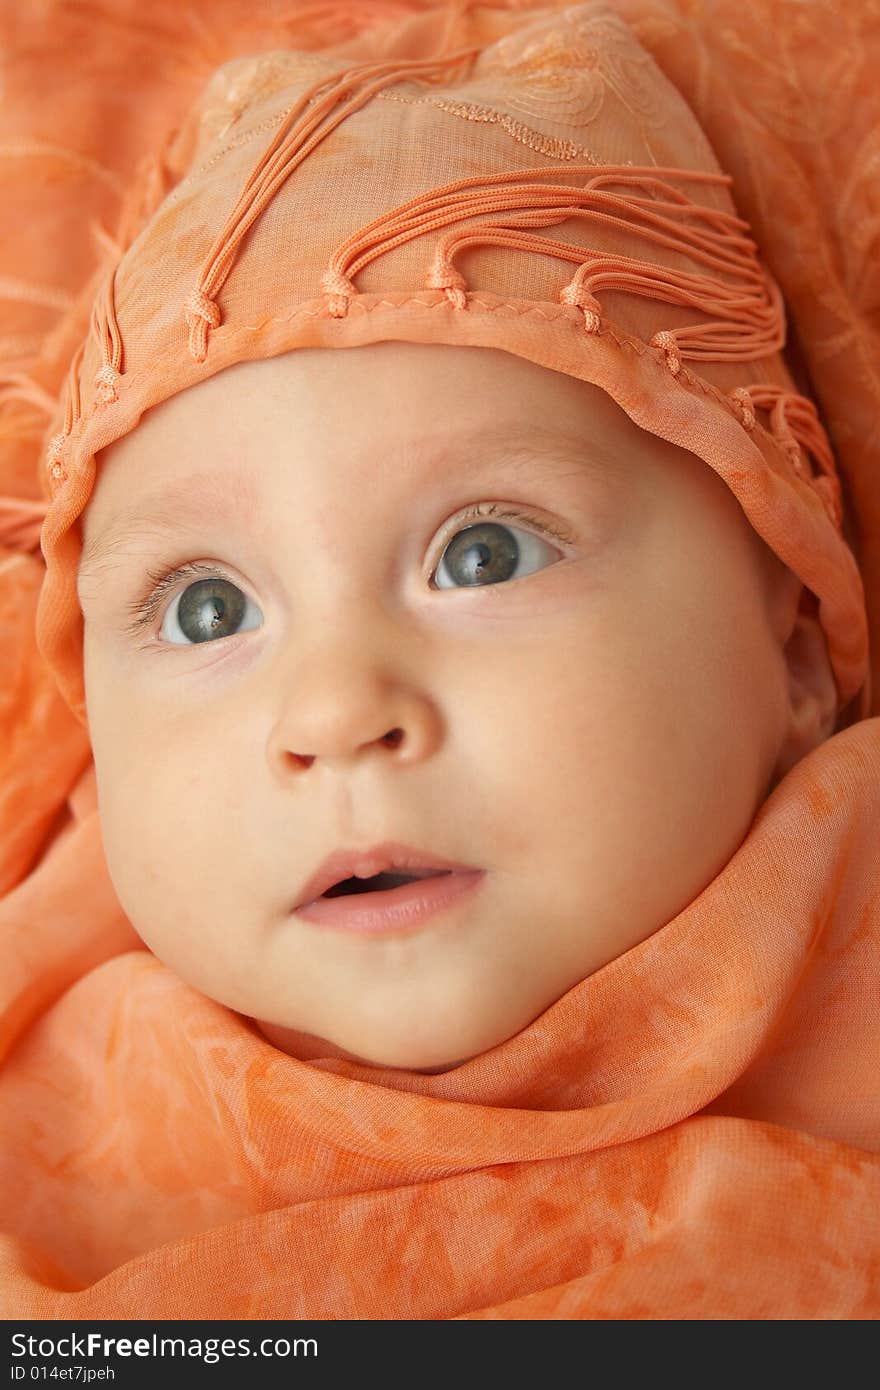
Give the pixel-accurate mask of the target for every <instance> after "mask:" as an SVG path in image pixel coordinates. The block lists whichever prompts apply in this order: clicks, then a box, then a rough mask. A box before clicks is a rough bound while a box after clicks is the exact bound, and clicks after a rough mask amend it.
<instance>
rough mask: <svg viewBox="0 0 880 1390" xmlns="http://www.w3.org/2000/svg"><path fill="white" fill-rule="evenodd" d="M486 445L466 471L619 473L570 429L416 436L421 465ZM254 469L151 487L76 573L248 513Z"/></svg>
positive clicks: (88, 547) (606, 454)
mask: <svg viewBox="0 0 880 1390" xmlns="http://www.w3.org/2000/svg"><path fill="white" fill-rule="evenodd" d="M487 446H488V448H489V450H490V452H487V453H486V454H484V455H482V456H481V457H479V458H476V459H474V458H469V459H468V460H467V468H468V474H469V476H470V475H473V476H474V477H475V478H476V477H478V476H479V475H480V474H481V473H485V472H488V471H489V470H490V469H492V470H497V468H498V464H499V463H501V464H503V465H504V466H505V467H509V468H510V469H512V470H514V471H516V472H519V471H521V470H524V469H528V470H537V472H538V473H540V474H542V475H546V474H547V473H548V472H553V473H556V474H558V475H561V474H562V473H563V465H564V467H565V469H567V470H568V472H569V473H570V474H571V475H574V476H577V475H580V474H581V473H582V472H583V471H584V470H585V469H586V470H589V471H594V472H596V473H597V474H600V475H601V476H603V477H619V473H616V472H615V471H614V470H615V464H617V465H618V468H619V460H616V459H615V458H614V456H613V453H612V451H611V450H609V448H608V447H607V445H605V444H604V443H601V442H599V441H597V440H596V439H592V438H590V437H589V436H586V435H581V434H578V433H575V432H573V431H566V430H563V429H548V428H546V427H544V426H543V425H539V424H537V423H535V424H528V425H519V426H517V427H516V428H515V429H512V428H511V427H508V428H507V429H504V428H503V427H499V426H496V425H487V426H486V427H485V428H484V429H480V430H462V431H460V432H459V433H454V432H450V431H449V430H444V431H443V432H442V433H440V434H437V435H434V436H423V437H422V438H421V439H420V440H419V441H418V447H417V452H418V457H419V458H420V459H422V460H424V462H425V464H426V465H427V464H430V463H434V464H442V463H444V462H447V461H448V460H449V459H450V458H453V457H455V456H457V455H460V453H461V450H462V449H463V448H465V447H468V448H476V449H479V448H486V447H487ZM258 484H259V475H258V474H253V473H248V474H238V475H235V474H234V475H232V476H231V477H229V476H228V475H227V476H224V478H223V479H222V486H221V485H220V480H219V479H218V476H217V474H216V472H206V471H204V470H202V471H199V472H195V473H187V474H186V475H185V476H184V477H182V478H180V479H178V480H176V481H175V482H172V483H168V484H166V485H165V486H164V487H163V488H162V490H161V491H157V492H151V493H149V494H147V496H146V497H144V498H142V499H141V501H140V502H139V503H138V504H137V511H136V512H123V513H116V514H114V515H113V516H111V518H110V520H109V521H108V522H107V524H106V525H105V526H104V528H103V529H102V530H100V531H98V532H97V533H96V535H94V536H92V537H90V539H89V540H88V542H87V543H86V544H85V545H84V546H83V549H82V555H81V557H80V563H79V575H80V577H82V578H85V577H89V578H91V577H92V576H93V574H94V572H95V571H96V570H97V569H98V568H99V567H100V565H101V564H102V563H104V562H105V561H106V560H107V559H108V558H109V557H110V556H111V555H113V554H114V553H116V552H118V551H120V550H124V549H125V548H126V547H127V546H128V545H129V544H130V543H131V542H132V541H134V540H141V539H145V538H147V537H149V536H155V535H159V534H162V533H167V532H173V531H176V530H179V529H180V528H181V527H182V526H185V525H187V524H190V523H192V522H196V521H199V520H202V521H207V520H221V521H227V520H232V519H233V518H234V517H240V516H241V515H242V514H244V515H245V516H247V515H248V514H251V515H252V514H253V511H254V509H255V507H256V506H257V504H258V498H259V487H258Z"/></svg>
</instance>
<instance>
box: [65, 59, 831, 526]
mask: <svg viewBox="0 0 880 1390" xmlns="http://www.w3.org/2000/svg"><path fill="white" fill-rule="evenodd" d="M478 51H479V50H478V49H477V48H472V49H464V50H461V51H459V52H456V53H453V54H450V55H447V56H446V57H439V58H431V59H421V60H401V59H396V60H393V61H387V62H380V63H364V64H358V65H355V66H354V67H352V68H349V69H347V70H345V71H344V72H342V73H339V74H336V75H335V76H333V77H331V78H326V77H325V78H323V79H321V80H319V81H317V82H315V83H314V84H313V85H312V87H311V88H309V89H308V90H307V91H305V92H304V93H303V95H302V96H301V97H300V99H299V101H298V102H297V103H296V105H295V106H294V108H293V109H292V110H291V111H290V112H289V113H288V115H287V118H286V120H285V121H284V123H283V125H282V126H281V127H280V128H279V130H278V131H277V132H276V133H275V135H274V137H273V139H272V141H271V143H270V144H269V145H268V146H267V148H266V149H265V150H264V151H263V153H262V154H261V156H260V158H259V160H258V161H257V164H256V165H255V167H254V169H253V171H252V173H251V174H250V176H249V178H248V180H247V182H246V184H245V187H244V189H243V190H242V193H241V195H240V197H239V199H238V201H237V203H236V205H235V207H234V208H233V210H232V212H231V213H230V215H229V217H228V218H227V221H226V223H225V225H224V227H223V228H222V229H221V231H220V233H219V235H218V237H217V239H216V241H215V243H214V246H213V248H212V250H211V252H210V253H209V255H208V257H207V260H206V262H205V265H204V266H203V268H202V271H201V273H200V275H199V279H198V283H197V284H196V285H195V286H194V287H193V289H192V290H191V291H190V293H189V295H188V296H187V298H186V301H185V305H184V313H185V318H186V323H187V325H188V328H189V351H190V354H191V356H192V358H193V359H194V360H195V361H197V362H202V361H204V360H205V358H206V357H207V352H208V335H209V333H210V332H211V331H213V330H214V329H216V328H218V327H219V326H220V325H221V323H222V322H223V316H222V312H221V309H220V305H219V304H218V302H217V295H218V293H219V291H220V290H221V289H222V287H223V285H224V284H225V283H226V280H227V279H228V277H229V275H230V274H231V272H232V269H233V266H234V264H235V260H236V257H237V254H238V250H239V247H240V245H241V243H242V240H243V238H244V237H245V235H246V234H247V232H248V231H249V230H250V228H251V227H252V226H253V225H254V223H255V222H256V221H257V219H258V218H259V217H260V215H261V214H262V212H263V211H264V210H265V209H266V207H267V206H268V205H269V203H270V202H271V200H272V199H273V197H274V196H275V194H276V193H277V192H278V190H279V189H280V188H281V187H282V185H283V184H284V182H285V181H286V180H287V178H288V177H289V176H290V175H291V173H292V172H293V171H294V169H296V168H297V167H298V165H299V164H301V163H302V162H303V161H304V160H305V159H307V158H308V156H309V154H310V153H311V152H312V151H313V150H314V149H315V147H316V146H317V145H318V144H319V143H320V142H321V141H322V140H323V139H325V138H326V137H327V136H328V135H329V134H330V133H331V132H332V131H333V130H335V129H336V128H337V127H338V126H339V125H340V124H341V123H342V122H343V121H344V120H345V119H346V118H347V117H348V116H350V115H351V114H353V113H354V112H355V111H357V110H359V109H360V108H361V107H362V106H364V105H366V104H367V102H369V101H370V100H371V98H372V97H373V96H374V95H375V94H376V93H377V92H379V91H381V90H382V89H383V88H384V87H387V86H389V85H391V84H393V83H395V82H398V81H400V80H401V79H402V78H404V77H406V76H416V75H418V76H420V77H422V78H424V79H428V80H429V79H430V78H432V77H435V76H446V75H448V74H449V72H450V71H451V70H453V69H455V68H456V67H457V66H458V65H459V64H462V63H465V62H467V63H469V62H470V61H471V60H472V58H473V57H474V55H475V54H476V53H477V52H478ZM312 102H314V105H313V106H311V109H310V104H311V103H312ZM325 118H327V119H326V120H325ZM322 123H323V126H322ZM319 126H322V128H321V129H318V127H319ZM173 134H174V132H172V135H173ZM161 167H162V156H161V155H160V156H159V157H158V160H157V161H156V163H155V165H154V166H150V165H148V166H147V168H146V170H145V173H144V177H143V183H142V186H141V188H140V190H139V196H140V197H141V199H142V200H143V201H144V202H145V203H146V206H147V209H148V211H149V210H152V209H154V208H155V207H156V206H158V203H159V202H160V201H161V197H162V196H163V195H164V182H163V179H162V178H161V177H158V176H157V171H158V170H159V169H161ZM560 175H564V176H565V177H566V178H567V179H571V178H572V176H575V177H577V176H581V175H582V176H584V179H585V181H584V183H583V185H572V184H570V183H569V184H567V185H561V186H560V184H559V183H558V182H556V183H547V182H543V181H542V180H544V179H546V178H548V177H552V178H554V179H556V180H558V179H559V177H560ZM669 179H675V180H676V181H677V182H684V183H685V184H696V185H701V184H710V185H725V184H730V183H731V182H732V179H731V178H730V176H729V175H726V174H714V173H707V172H702V171H695V170H685V169H675V168H658V167H654V166H647V167H638V166H633V165H603V166H596V165H595V164H584V165H567V166H566V167H565V168H559V167H557V166H555V165H551V166H549V167H546V168H534V169H524V170H514V171H507V172H502V173H499V174H496V175H476V176H474V177H471V178H465V179H460V180H458V181H456V182H454V183H450V184H447V185H445V186H443V187H439V188H434V189H431V190H429V191H428V192H426V193H424V194H420V195H418V196H416V197H415V198H412V199H410V200H409V201H408V202H406V203H403V204H400V205H399V206H398V207H395V208H393V209H391V210H390V211H388V212H387V213H384V214H382V215H381V216H379V217H377V218H376V219H375V220H374V221H373V222H371V223H369V225H367V226H365V227H362V228H360V229H359V230H358V231H357V232H355V233H354V234H353V235H352V236H351V237H349V238H348V240H347V241H346V242H345V243H344V244H343V245H342V246H340V247H338V248H337V250H336V251H335V252H334V254H333V256H332V257H331V260H330V264H329V266H328V267H327V269H326V271H325V272H324V274H323V275H322V276H321V279H320V288H321V290H322V291H323V292H324V293H325V294H326V295H327V300H328V312H329V313H330V314H331V316H333V317H335V318H342V317H345V315H346V314H347V313H348V308H349V305H350V303H351V300H352V299H353V298H354V297H355V295H356V294H357V293H358V291H357V289H356V286H355V283H354V281H355V277H356V276H357V274H358V273H359V271H361V270H362V269H363V268H364V267H365V266H366V265H369V264H370V262H371V261H373V260H375V259H377V258H378V257H380V256H382V255H384V254H386V253H387V252H389V251H391V250H392V249H393V248H394V247H396V246H399V245H401V244H402V243H404V242H406V241H409V240H411V239H412V238H414V237H418V236H425V235H427V234H430V233H438V235H437V237H436V239H435V243H434V253H433V258H432V260H431V262H430V265H429V268H428V271H427V274H426V278H425V284H424V288H427V289H435V290H442V291H443V292H444V293H445V294H446V296H447V298H448V299H449V301H450V303H451V304H452V306H453V308H454V309H456V310H458V311H461V312H467V307H468V298H467V294H468V286H467V283H466V281H465V280H464V277H463V276H462V275H461V274H460V272H459V271H458V270H457V269H456V268H455V265H454V260H455V256H456V254H457V253H458V252H459V251H462V250H464V249H466V248H467V247H472V246H479V245H494V246H504V247H506V248H508V249H509V250H511V251H523V252H527V253H533V254H538V255H541V256H556V257H558V258H559V259H561V260H563V261H567V262H569V263H572V264H574V265H576V266H577V269H576V270H575V272H574V274H573V276H572V278H571V280H570V281H569V282H568V283H567V284H566V285H565V286H564V287H563V288H562V290H561V291H560V293H559V299H560V302H561V303H563V304H568V305H572V306H574V307H577V308H579V309H581V310H582V312H583V317H584V329H585V331H586V332H588V333H599V332H601V331H602V327H603V317H602V308H601V304H600V302H599V299H598V298H597V295H598V293H600V292H601V291H603V290H616V291H624V292H627V293H631V294H637V295H641V296H644V297H647V298H650V299H656V300H660V301H662V302H665V303H668V304H675V305H680V306H690V307H693V308H695V309H697V310H699V311H700V312H702V313H704V314H707V315H710V316H711V317H710V318H709V319H708V321H705V322H702V323H695V324H689V325H686V326H684V327H681V328H674V329H672V328H670V329H661V330H660V331H658V332H657V333H655V334H654V336H653V337H652V338H651V341H650V346H652V347H654V348H656V350H657V351H658V353H659V354H660V355H661V359H662V361H663V362H664V363H665V365H666V366H667V367H668V369H669V371H670V373H671V374H672V375H673V376H677V375H678V374H679V373H680V371H681V365H682V362H683V361H711V362H734V361H751V360H753V359H755V358H760V357H763V356H766V355H769V354H770V353H772V352H775V351H777V350H779V349H780V348H782V347H783V346H784V344H785V313H784V305H783V302H782V296H781V294H780V292H779V289H778V287H777V285H776V283H775V281H774V280H773V278H772V276H770V275H769V274H768V273H767V272H766V271H765V270H764V268H763V267H762V265H761V263H760V261H759V258H758V255H757V250H758V248H757V246H756V243H755V242H754V241H753V240H752V239H751V238H750V237H749V236H747V235H746V232H747V231H748V223H746V222H745V221H743V220H742V219H741V218H739V217H736V216H733V215H732V214H730V213H726V212H722V211H719V210H717V209H714V208H709V207H705V206H703V205H701V204H699V203H697V202H694V201H693V200H692V199H691V198H690V197H689V196H688V194H687V193H686V192H683V191H682V190H681V189H679V188H677V187H675V186H674V184H672V183H670V182H669ZM151 180H152V182H151ZM143 215H144V208H143V206H141V207H140V208H139V218H140V222H142V220H143ZM476 217H486V218H490V219H491V220H485V221H479V222H474V221H473V220H470V221H469V222H468V225H466V226H462V225H461V224H462V223H463V222H465V220H467V219H474V218H476ZM572 217H577V218H582V219H584V220H585V221H588V222H594V223H597V224H599V225H600V226H602V225H604V226H610V227H617V228H621V229H622V230H624V231H625V232H627V233H629V234H630V235H632V234H635V235H637V236H639V237H641V238H642V239H643V240H644V241H645V242H646V243H648V244H649V245H650V244H654V245H658V246H664V247H668V248H671V249H672V250H674V251H677V252H679V253H681V254H683V255H686V256H688V257H689V258H690V259H691V260H693V261H696V262H697V263H699V264H701V265H703V266H705V267H706V272H705V273H694V272H687V271H680V270H674V269H672V268H670V267H666V266H662V265H658V264H657V263H656V262H654V261H651V260H647V259H639V258H637V257H632V256H623V255H615V254H606V253H603V252H597V251H589V250H585V248H583V247H580V246H576V245H573V244H571V243H570V242H561V241H555V240H553V239H551V238H547V237H543V236H539V235H537V234H536V231H535V229H543V228H547V227H552V226H556V225H558V224H559V223H561V222H564V221H567V220H568V219H570V218H572ZM134 221H135V222H137V225H140V222H138V220H137V219H134ZM451 224H456V225H455V226H454V227H453V229H452V230H449V231H447V232H445V233H444V232H443V231H442V229H443V228H446V227H450V225H451ZM133 231H134V228H132V229H130V233H131V235H133ZM131 235H130V236H129V240H130V239H131ZM121 254H122V253H121V250H120V256H118V257H117V258H116V260H115V262H114V264H113V266H112V268H111V270H110V273H109V275H108V277H107V279H106V281H105V283H104V285H103V286H102V289H101V291H100V293H99V294H98V296H97V299H96V301H95V306H94V311H93V315H92V323H91V331H92V332H93V333H94V334H95V336H96V337H97V339H98V341H99V343H100V345H101V355H102V365H101V367H100V368H99V370H98V372H97V373H96V376H95V383H94V384H95V391H96V401H95V408H96V409H99V408H101V407H102V406H104V405H106V404H110V403H111V402H113V401H115V400H116V399H118V396H119V384H120V378H121V376H122V373H123V370H124V368H123V345H122V338H121V334H120V331H119V325H118V322H117V319H116V312H115V297H114V290H115V277H116V269H117V267H118V262H119V259H120V257H121ZM722 275H723V276H724V277H726V278H724V279H722V278H721V276H722ZM84 346H85V345H83V347H82V348H81V349H80V351H79V352H78V353H77V355H76V357H75V358H74V361H73V362H72V364H71V368H70V372H69V374H68V381H67V388H66V396H67V401H66V411H65V424H64V429H63V431H62V432H61V433H60V434H58V435H56V436H55V437H54V438H53V439H52V440H51V441H50V443H49V446H48V449H47V457H46V465H47V468H48V470H49V472H50V475H51V477H52V478H53V479H54V480H55V482H56V483H58V484H60V483H63V482H64V480H65V479H66V476H67V475H66V471H65V469H64V467H63V462H62V456H63V451H64V446H65V443H66V440H67V438H68V436H69V434H70V431H71V429H72V427H73V424H74V423H75V422H76V421H77V420H78V419H79V418H80V412H81V404H80V395H79V389H78V377H77V373H78V368H79V365H80V362H81V359H82V352H83V350H84ZM727 399H728V401H729V403H730V407H731V409H732V410H734V411H735V413H736V414H737V416H738V418H739V419H740V422H741V423H742V425H743V427H744V428H745V429H747V430H751V429H753V428H754V427H755V424H756V417H755V408H756V407H757V408H762V409H767V410H769V411H770V419H771V430H772V433H773V434H774V436H775V438H776V439H777V440H778V441H779V443H780V444H781V446H782V448H783V450H784V451H785V453H786V455H787V456H788V458H789V459H790V461H791V465H792V468H793V470H794V472H795V473H796V474H797V475H798V476H800V477H802V478H804V479H805V480H806V481H808V482H809V483H811V484H812V486H813V487H814V488H815V490H816V492H817V493H818V495H819V496H820V497H821V499H822V501H823V503H824V505H825V507H826V511H827V513H828V515H829V517H830V518H831V520H832V522H833V523H834V524H835V525H836V526H837V527H838V529H839V528H840V525H841V518H842V506H841V497H840V486H839V482H838V480H837V477H836V472H835V466H834V459H833V456H832V453H831V448H830V445H829V443H828V440H827V436H826V435H825V432H824V430H823V429H822V426H821V424H820V422H819V419H818V416H817V414H816V410H815V407H814V406H813V404H812V402H810V401H809V400H808V399H807V398H806V397H803V396H800V395H797V394H795V393H792V392H788V391H784V390H782V389H781V388H778V387H771V386H748V387H738V388H736V389H735V390H733V391H731V392H730V393H729V394H728V397H727ZM807 453H809V454H811V455H812V456H813V457H814V458H815V459H816V460H817V462H818V464H819V468H820V470H821V471H820V474H819V475H818V476H816V477H813V476H812V475H811V473H810V470H809V468H808V467H807V466H806V464H805V458H806V455H807Z"/></svg>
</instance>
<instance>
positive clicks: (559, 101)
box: [477, 5, 666, 126]
mask: <svg viewBox="0 0 880 1390" xmlns="http://www.w3.org/2000/svg"><path fill="white" fill-rule="evenodd" d="M599 10H600V13H598V14H590V13H589V7H587V6H583V5H579V6H575V7H574V8H572V9H571V10H563V11H562V12H561V14H556V15H553V17H552V19H550V20H548V27H547V30H546V32H545V33H543V34H541V35H539V36H538V37H537V38H534V37H533V38H532V39H531V41H530V42H528V43H525V42H524V41H523V38H522V36H521V35H519V34H511V35H508V37H507V38H505V39H501V40H500V41H499V42H498V43H496V44H493V45H492V48H491V49H489V50H487V52H486V54H485V55H483V56H481V59H480V61H479V62H478V64H477V71H478V72H483V73H491V74H498V73H503V74H506V75H508V76H509V77H510V78H512V79H513V86H514V91H513V92H512V94H511V104H512V105H513V106H515V107H516V109H517V110H518V111H521V112H522V113H523V114H524V115H528V116H531V117H533V118H537V119H543V120H553V121H563V122H565V123H567V124H568V125H575V126H578V125H589V124H590V123H591V122H592V121H594V120H595V119H596V117H597V116H598V115H599V113H600V111H601V110H602V107H603V104H604V101H605V96H606V92H607V91H608V89H610V90H611V91H613V92H614V95H615V96H616V97H617V98H618V100H619V101H620V102H622V104H623V105H624V106H625V107H626V109H627V110H628V111H629V112H630V114H631V115H633V116H635V117H637V118H638V119H639V120H642V121H647V122H649V123H650V124H652V125H662V124H664V122H665V120H666V111H665V107H664V93H663V90H662V87H661V85H660V81H659V75H658V73H657V70H656V66H655V64H654V62H653V60H652V59H651V57H650V56H649V55H648V54H647V53H646V52H644V51H643V50H641V49H640V48H639V47H638V45H637V44H635V43H634V42H633V36H632V32H631V30H630V29H629V27H628V26H627V25H626V24H625V23H624V21H623V20H622V19H621V18H620V17H619V16H617V15H614V14H611V13H610V12H609V11H608V10H607V8H606V7H605V5H601V6H599ZM585 11H587V13H585ZM529 33H530V34H531V35H534V26H530V28H529Z"/></svg>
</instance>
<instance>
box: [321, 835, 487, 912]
mask: <svg viewBox="0 0 880 1390" xmlns="http://www.w3.org/2000/svg"><path fill="white" fill-rule="evenodd" d="M420 869H425V870H433V871H434V872H437V871H438V870H440V871H444V870H445V871H447V872H449V873H460V874H465V873H474V872H477V870H475V869H474V867H473V866H472V865H469V864H457V863H455V862H454V860H452V859H444V858H442V857H441V856H440V855H437V854H431V853H430V852H429V851H428V850H425V849H414V848H413V846H412V845H401V844H398V843H397V842H395V841H386V842H385V843H384V844H381V845H373V846H372V848H371V849H337V850H334V851H333V853H332V854H328V856H327V858H326V859H324V860H323V861H322V863H320V864H319V865H318V867H317V869H316V870H315V872H314V873H313V874H312V876H311V878H310V879H309V880H308V881H307V882H306V883H305V884H303V887H302V890H301V892H300V894H299V897H298V899H297V903H296V907H295V908H294V911H296V909H297V908H300V907H305V905H306V903H310V902H314V900H315V898H320V896H321V894H322V893H324V892H326V890H327V889H328V888H332V887H333V885H334V883H339V882H340V881H341V880H342V879H344V878H372V876H373V874H384V873H389V872H392V873H412V874H415V873H418V871H419V870H420Z"/></svg>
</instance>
